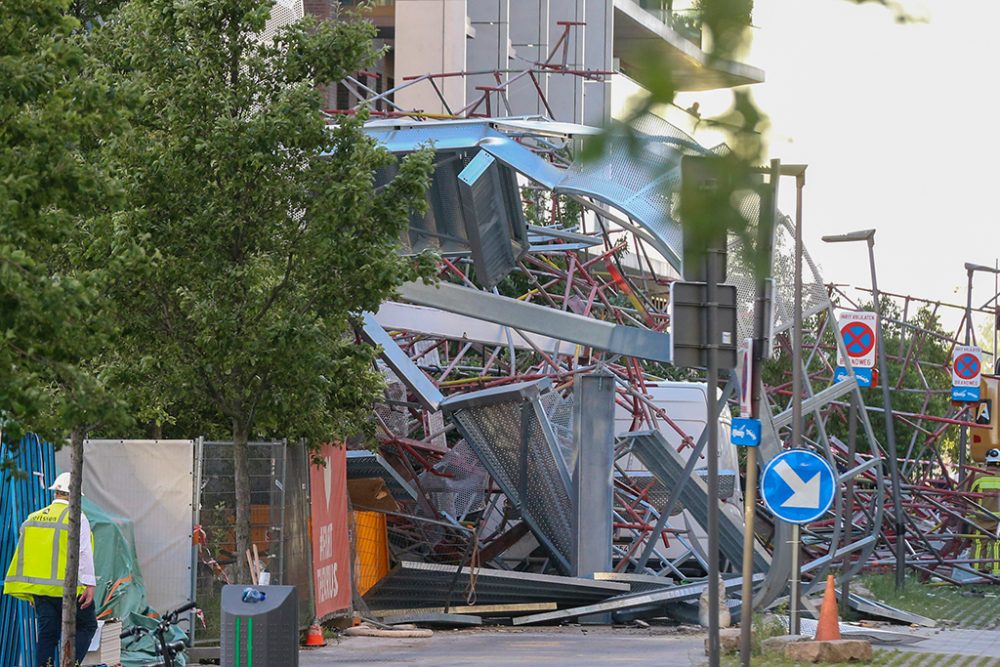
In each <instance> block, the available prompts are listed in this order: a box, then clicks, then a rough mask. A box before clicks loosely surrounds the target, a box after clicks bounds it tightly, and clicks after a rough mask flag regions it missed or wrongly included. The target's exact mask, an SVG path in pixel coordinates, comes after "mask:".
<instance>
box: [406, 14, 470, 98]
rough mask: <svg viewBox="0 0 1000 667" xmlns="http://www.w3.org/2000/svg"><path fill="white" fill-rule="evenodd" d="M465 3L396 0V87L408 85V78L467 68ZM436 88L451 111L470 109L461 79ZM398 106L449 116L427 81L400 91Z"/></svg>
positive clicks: (444, 81) (452, 79) (443, 83)
mask: <svg viewBox="0 0 1000 667" xmlns="http://www.w3.org/2000/svg"><path fill="white" fill-rule="evenodd" d="M466 4H467V3H466V0H396V38H395V47H394V53H393V60H394V71H395V80H396V85H397V86H398V85H402V84H403V83H405V81H404V79H405V78H406V77H407V76H418V75H421V74H427V73H441V72H462V71H464V70H465V69H466V39H467V37H466V14H467V6H466ZM436 83H437V85H438V88H439V89H440V90H441V92H442V93H443V94H444V97H445V99H446V100H447V101H448V105H449V106H450V107H451V110H452V111H458V110H459V109H461V108H463V107H464V106H465V81H464V80H463V79H462V77H453V78H448V79H439V80H438V81H437V82H436ZM396 104H398V105H399V106H401V107H402V108H404V109H420V110H423V111H425V112H427V113H447V109H445V107H444V105H443V104H442V103H441V101H440V99H439V98H438V95H437V93H435V92H434V88H433V87H432V86H431V84H430V83H429V82H427V81H422V82H420V83H417V84H415V85H413V86H410V87H409V88H405V89H403V90H401V91H399V92H397V93H396Z"/></svg>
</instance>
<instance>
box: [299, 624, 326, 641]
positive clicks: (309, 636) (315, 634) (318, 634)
mask: <svg viewBox="0 0 1000 667" xmlns="http://www.w3.org/2000/svg"><path fill="white" fill-rule="evenodd" d="M303 646H326V638H325V637H323V628H321V627H319V623H313V624H312V625H310V626H309V630H307V631H306V643H305V644H303Z"/></svg>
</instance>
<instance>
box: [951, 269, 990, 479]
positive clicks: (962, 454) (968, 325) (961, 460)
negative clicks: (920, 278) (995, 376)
mask: <svg viewBox="0 0 1000 667" xmlns="http://www.w3.org/2000/svg"><path fill="white" fill-rule="evenodd" d="M976 271H982V272H983V273H993V274H997V273H1000V269H995V268H993V267H992V266H985V265H983V264H970V263H969V262H966V263H965V272H966V274H968V276H969V282H968V285H967V286H966V288H965V344H966V345H970V344H971V343H972V274H973V273H975V272H976ZM993 354H994V356H996V351H995V350H994V352H993ZM968 445H969V427H968V426H965V425H964V424H963V425H962V428H961V430H960V431H959V438H958V485H959V488H961V487H962V485H964V484H965V464H966V458H967V455H966V449H968Z"/></svg>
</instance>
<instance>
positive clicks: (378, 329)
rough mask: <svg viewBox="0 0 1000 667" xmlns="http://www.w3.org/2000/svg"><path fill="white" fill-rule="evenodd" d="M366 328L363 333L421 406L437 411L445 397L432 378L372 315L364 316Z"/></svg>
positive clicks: (363, 328)
mask: <svg viewBox="0 0 1000 667" xmlns="http://www.w3.org/2000/svg"><path fill="white" fill-rule="evenodd" d="M363 317H364V326H363V327H362V329H361V333H362V334H363V335H364V337H365V339H366V340H367V341H368V342H369V343H371V344H372V345H378V346H379V347H380V348H381V349H382V353H381V355H380V356H381V357H382V360H383V361H384V362H385V363H386V364H388V366H389V368H391V369H392V370H393V372H395V373H396V375H397V376H398V377H399V379H400V380H401V381H402V382H403V384H405V385H406V386H407V388H409V390H410V391H412V392H413V394H414V395H415V396H416V397H417V400H418V401H420V404H421V405H422V406H424V408H426V409H427V410H430V411H432V412H433V411H435V410H437V409H438V407H439V406H440V405H441V401H443V400H444V395H443V394H442V393H441V391H440V390H439V389H438V388H437V387H436V386H434V383H433V382H431V380H430V378H428V377H427V376H426V375H424V372H423V371H422V370H420V369H419V368H417V365H416V364H415V363H413V361H412V360H411V359H410V357H408V356H407V355H406V352H403V349H402V348H401V347H399V345H397V344H396V341H394V340H393V339H392V336H390V335H389V334H388V333H386V330H385V329H383V328H382V325H381V324H379V323H378V320H376V319H375V315H373V314H372V313H365V314H364V316H363Z"/></svg>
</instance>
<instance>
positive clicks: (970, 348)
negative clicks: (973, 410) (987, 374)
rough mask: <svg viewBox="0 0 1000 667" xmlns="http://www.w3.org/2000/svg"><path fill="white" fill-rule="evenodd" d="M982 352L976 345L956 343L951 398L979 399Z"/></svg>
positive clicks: (968, 400)
mask: <svg viewBox="0 0 1000 667" xmlns="http://www.w3.org/2000/svg"><path fill="white" fill-rule="evenodd" d="M981 372H982V352H981V351H980V349H979V348H978V347H976V346H975V345H956V346H955V354H954V355H953V356H952V362H951V400H953V401H966V402H974V401H978V400H979V375H980V373H981Z"/></svg>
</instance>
